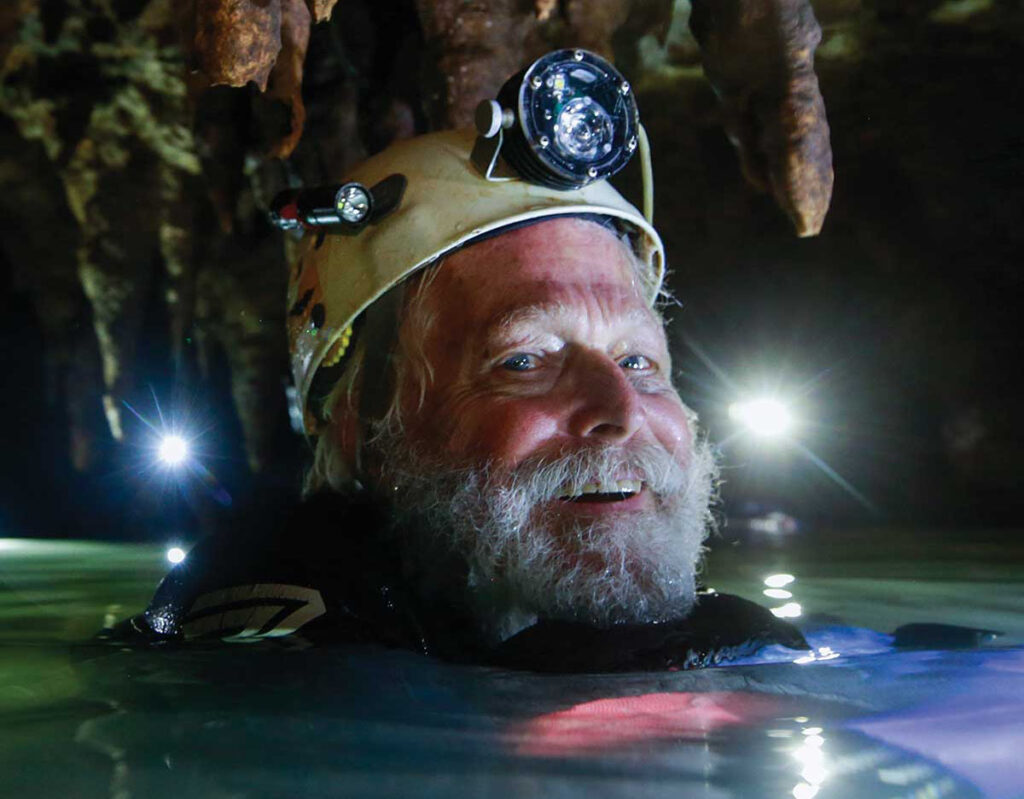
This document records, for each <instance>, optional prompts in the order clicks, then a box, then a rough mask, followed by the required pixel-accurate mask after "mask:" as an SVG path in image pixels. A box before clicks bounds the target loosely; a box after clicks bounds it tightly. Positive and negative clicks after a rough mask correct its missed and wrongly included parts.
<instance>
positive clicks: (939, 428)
mask: <svg viewBox="0 0 1024 799" xmlns="http://www.w3.org/2000/svg"><path fill="white" fill-rule="evenodd" d="M811 6H813V16H816V17H817V20H818V21H819V22H820V25H821V43H820V45H819V46H817V52H816V56H815V44H816V43H817V36H818V33H817V26H816V25H813V24H812V23H813V17H811V18H810V19H808V16H807V15H808V13H809V9H810V7H811ZM766 9H767V10H766ZM769 12H771V13H769ZM773 14H774V16H772V15H773ZM694 31H696V35H695V34H694ZM1021 31H1022V12H1021V11H1020V9H1019V8H1018V4H1016V3H1010V2H996V0H991V1H986V0H970V1H966V0H959V1H958V2H941V0H928V1H927V2H926V1H924V0H915V2H896V0H819V1H818V2H813V3H811V4H810V5H808V4H807V3H805V2H795V1H794V2H790V1H789V0H763V1H762V2H754V1H753V0H747V1H746V2H743V0H710V1H708V2H699V1H698V2H694V3H693V5H692V6H691V4H690V3H689V2H686V0H674V1H673V0H615V2H596V0H589V1H588V0H560V1H555V0H537V2H534V3H529V2H527V3H523V2H511V0H504V1H503V2H502V1H500V0H494V1H493V2H485V1H484V0H481V1H480V2H474V3H468V4H467V3H464V2H455V0H433V1H431V0H417V1H416V2H412V0H409V2H392V3H372V2H368V1H364V0H344V2H341V3H338V4H337V5H335V4H334V3H331V2H322V0H321V2H310V3H308V4H307V3H305V2H301V0H239V2H221V1H220V0H194V1H193V2H188V3H180V2H178V3H176V2H172V0H18V2H15V3H9V4H6V5H5V6H4V9H3V11H2V12H0V64H2V67H0V120H2V122H0V144H2V148H0V188H2V192H0V212H2V217H3V223H2V224H3V236H2V253H3V259H4V261H5V264H6V271H7V274H8V278H7V279H8V282H9V284H10V285H9V288H10V294H9V296H10V297H11V299H10V300H9V302H10V303H11V305H12V307H13V305H14V304H15V303H17V304H18V307H19V309H20V310H19V311H18V313H19V314H20V316H18V319H19V320H20V322H19V324H20V325H21V327H22V328H23V327H24V325H26V324H27V325H29V333H30V337H31V338H32V340H33V342H34V343H33V345H32V346H34V347H36V348H37V350H38V358H35V359H34V360H33V362H35V361H38V362H39V363H41V364H42V366H41V367H40V368H39V370H38V371H37V372H34V373H33V376H32V378H31V380H29V381H28V384H27V385H26V391H25V393H24V394H23V396H25V397H28V398H29V399H27V400H25V402H26V403H31V404H32V405H33V407H35V406H39V407H41V408H44V409H46V412H45V414H43V415H42V416H41V418H43V419H45V420H46V423H47V424H49V425H51V427H59V429H60V430H61V431H62V433H61V435H60V436H59V437H56V438H54V439H53V440H54V441H55V445H54V452H53V453H51V456H52V457H53V458H54V459H55V461H56V459H64V460H65V461H66V462H67V463H69V464H71V465H72V466H73V470H74V471H75V472H76V473H81V474H87V475H88V474H102V473H106V472H108V471H109V470H110V469H112V468H114V467H113V466H112V464H115V463H118V462H119V459H123V458H124V454H123V453H124V452H125V451H126V450H130V448H131V447H132V446H138V445H139V442H140V441H142V440H144V439H145V437H146V436H147V435H148V433H147V428H146V426H145V425H144V424H140V423H138V421H137V419H136V417H135V416H134V414H133V413H132V412H131V411H130V410H128V408H129V407H131V408H133V409H136V410H137V411H138V412H139V413H140V415H142V416H144V417H146V418H147V419H148V420H150V421H152V420H153V419H154V418H156V413H155V410H154V401H153V399H152V397H151V395H150V389H151V388H152V387H153V386H156V387H157V388H159V391H158V393H162V394H163V396H162V397H161V398H162V399H163V400H164V404H165V405H172V406H174V407H179V408H180V407H192V406H197V407H198V406H203V407H206V408H207V411H206V412H207V413H209V414H211V415H212V416H213V417H214V418H219V419H222V420H224V419H227V421H222V422H221V424H220V426H221V428H222V431H221V439H222V442H225V443H223V447H224V448H225V449H227V450H229V451H233V452H237V453H238V454H239V455H242V454H243V453H244V459H245V463H246V470H247V471H249V472H251V473H257V474H258V473H264V474H266V473H268V472H269V473H273V472H275V470H280V469H283V468H285V467H284V466H282V464H285V465H286V466H287V467H288V468H290V469H293V467H294V463H295V462H296V460H297V459H298V458H299V455H298V454H297V453H299V452H300V451H301V442H299V441H298V440H297V439H295V438H292V437H290V436H289V435H288V433H287V416H286V413H285V407H284V391H283V385H284V381H285V380H286V379H287V377H286V373H287V364H286V353H285V342H284V336H283V314H284V308H283V302H282V299H281V298H282V297H283V296H284V279H285V269H284V264H285V262H286V254H285V252H284V249H285V247H284V244H283V242H282V239H281V236H280V234H278V233H277V232H276V231H273V230H272V229H270V227H269V226H268V224H267V223H266V217H265V208H266V206H267V203H268V201H269V199H270V197H272V196H273V194H274V193H275V192H276V191H277V190H279V189H281V188H284V187H288V186H297V185H303V184H315V183H319V182H324V181H327V180H331V179H336V178H338V177H339V176H340V175H341V174H343V173H344V171H345V169H346V168H347V167H349V166H350V165H351V164H353V163H355V162H357V161H358V160H360V159H361V158H363V157H365V156H366V155H367V154H369V153H372V152H375V151H377V150H379V149H381V148H383V147H384V146H386V145H387V144H388V143H389V142H390V141H392V140H394V139H396V138H400V137H404V136H409V135H413V134H414V133H416V132H420V131H424V130H429V129H435V128H440V127H446V126H452V125H458V124H464V123H465V122H466V121H467V120H468V118H469V117H470V116H471V113H472V108H473V107H474V106H475V104H476V102H477V100H478V99H479V98H480V97H481V96H491V95H492V94H493V93H494V91H495V90H496V88H497V87H498V86H499V85H500V84H501V83H502V82H503V80H504V78H505V77H506V76H507V75H508V74H510V73H511V72H514V71H515V70H516V69H518V68H520V67H521V66H523V65H525V64H526V63H528V62H529V61H530V60H531V59H532V58H534V57H536V56H537V55H539V54H540V53H542V52H544V51H545V50H547V49H550V48H552V47H558V46H568V45H573V46H577V45H582V46H586V47H588V48H590V49H593V50H595V51H597V52H600V53H603V54H605V55H607V56H609V57H612V58H614V59H615V61H616V63H617V64H618V65H619V67H620V68H621V69H623V70H624V71H625V72H626V73H627V75H628V76H629V77H630V79H631V81H632V82H633V84H634V85H635V86H636V87H637V91H638V96H639V101H640V108H641V115H642V118H643V119H644V121H645V124H646V126H647V127H648V130H649V131H650V133H651V137H652V143H653V151H654V158H655V167H656V177H657V181H656V189H657V194H656V215H657V219H658V220H659V221H660V222H661V226H662V229H663V230H664V232H665V236H666V240H667V244H668V248H669V257H670V260H671V265H672V267H673V272H674V276H673V282H672V288H673V290H674V292H675V294H676V296H677V297H678V298H679V299H680V301H681V302H682V304H683V306H684V307H683V310H682V312H681V313H680V314H679V315H678V321H677V323H676V324H674V325H673V334H674V335H676V336H677V339H678V344H679V349H678V355H677V360H678V365H679V367H680V370H681V373H680V383H681V387H682V389H683V392H684V394H685V395H686V396H687V397H688V399H689V400H690V401H691V402H692V403H693V404H694V405H695V406H696V407H697V408H698V410H700V411H702V413H703V414H704V416H705V418H706V419H708V421H709V423H710V424H714V423H715V421H716V414H718V413H719V412H720V409H721V406H722V404H723V402H724V401H725V400H724V399H723V395H722V392H721V390H720V387H719V389H718V390H714V391H712V390H710V389H707V388H706V386H705V384H706V383H707V380H706V379H705V376H704V373H703V371H702V370H704V369H705V368H706V367H705V365H704V364H703V362H701V361H700V359H695V357H694V356H693V354H692V350H691V349H689V348H688V347H687V346H686V341H684V339H687V337H688V340H690V341H692V342H695V343H698V344H699V345H700V347H701V348H702V350H705V351H707V352H708V353H710V354H711V356H713V357H714V358H715V359H716V361H721V362H723V363H726V364H727V365H728V366H729V369H730V370H731V371H732V372H734V373H737V374H748V373H752V372H754V371H757V370H758V369H770V370H772V369H773V370H774V371H775V372H776V373H777V374H778V373H780V372H782V373H784V372H785V371H786V369H785V368H782V367H779V366H777V364H778V363H783V362H787V363H788V362H790V361H802V362H803V366H801V368H799V369H797V368H796V367H794V368H793V370H792V371H793V375H792V380H794V381H796V382H798V383H800V384H801V385H802V384H803V382H806V381H810V380H812V379H813V378H814V374H817V373H819V372H820V373H826V372H827V373H828V375H829V377H828V379H822V380H819V381H818V382H817V383H815V386H816V387H815V389H814V391H816V392H817V393H816V394H815V393H813V392H811V394H812V396H811V404H812V405H813V404H815V403H816V404H817V408H816V412H817V414H818V418H819V422H820V424H821V426H822V427H826V426H827V427H828V428H829V430H830V432H829V434H828V435H827V436H825V437H824V438H822V439H820V440H818V441H816V442H814V443H815V446H817V447H818V449H819V450H820V451H821V452H823V453H826V454H827V455H828V457H829V458H830V459H832V460H830V462H836V463H838V464H840V465H841V466H842V469H843V471H844V473H846V474H849V475H850V476H851V479H853V480H854V482H856V483H857V484H858V485H860V486H863V488H864V491H865V492H867V493H869V494H871V495H872V496H873V497H875V498H877V500H878V504H879V505H880V506H882V507H884V508H886V509H887V512H889V513H894V514H896V515H899V514H912V513H915V512H920V511H924V510H927V509H929V508H933V507H938V506H941V507H942V508H944V509H946V510H949V507H948V506H950V503H952V504H953V505H955V506H956V508H959V509H961V510H963V509H965V508H970V509H971V512H976V511H979V510H980V509H983V508H986V507H988V508H989V509H990V510H991V508H992V507H994V506H998V507H999V508H1002V509H1006V508H1011V507H1017V506H1014V503H1013V501H1012V497H1013V496H1014V495H1015V494H1016V493H1017V492H1016V488H1018V487H1019V484H1020V480H1019V478H1020V476H1021V457H1020V455H1018V454H1017V453H1018V452H1019V451H1020V449H1021V448H1020V446H1019V445H1020V443H1021V438H1022V428H1024V426H1022V425H1021V423H1020V422H1018V421H1017V415H1016V414H1015V413H1013V409H1014V407H1015V405H1016V402H1017V400H1018V398H1019V393H1020V391H1019V383H1018V379H1017V378H1016V375H1015V373H1014V370H1013V368H1012V366H1010V364H1012V363H1014V362H1015V360H1016V358H1017V357H1018V356H1019V354H1020V353H1019V349H1020V345H1019V344H1018V343H1017V341H1016V337H1015V336H1013V335H1011V334H1010V333H1009V331H1011V330H1012V329H1013V322H1014V320H1013V317H1014V316H1015V311H1014V310H1013V308H1014V300H1015V299H1016V298H1019V295H1020V280H1019V276H1018V275H1019V273H1018V270H1017V266H1016V256H1017V255H1018V254H1019V252H1020V248H1019V244H1020V236H1021V233H1020V225H1019V224H1018V221H1017V220H1018V216H1019V208H1020V207H1021V205H1020V196H1019V195H1020V188H1019V181H1016V180H1014V179H1012V177H1011V176H1012V175H1014V174H1017V175H1019V174H1020V169H1019V164H1018V163H1017V161H1018V160H1019V158H1020V156H1019V155H1018V152H1019V148H1018V147H1017V146H1016V145H1017V139H1018V138H1019V133H1018V131H1019V130H1021V126H1020V120H1019V119H1018V117H1019V111H1018V110H1017V108H1016V106H1015V105H1014V103H1012V102H1011V98H1012V96H1013V84H1014V74H1015V72H1014V70H1015V64H1016V55H1017V52H1018V48H1019V43H1020V41H1021ZM812 66H813V67H814V69H812ZM709 78H710V79H711V80H710V81H709ZM819 82H820V84H821V93H820V94H818V92H817V84H818V83H819ZM822 96H823V97H824V101H825V104H826V105H827V108H828V123H826V122H825V119H824V116H823V114H824V109H823V107H822V105H821V97H822ZM829 128H831V135H830V134H829ZM830 141H831V148H829V142H830ZM730 142H731V143H730ZM833 154H834V161H835V165H836V174H837V179H836V189H835V197H834V200H833V202H832V205H831V211H830V212H829V214H828V216H827V218H826V216H825V214H826V211H827V210H828V208H829V197H830V194H831V188H832V183H831V162H832V159H833ZM1015 170H1016V171H1015ZM620 183H621V185H622V187H623V188H624V190H625V191H627V193H632V196H633V197H638V187H637V185H636V183H637V181H636V176H635V174H633V173H632V172H631V171H629V170H627V173H626V174H624V175H623V177H622V179H621V181H620ZM822 225H824V228H823V233H822V235H820V236H818V237H817V238H813V239H807V238H798V237H797V236H796V235H794V234H795V233H800V234H810V233H814V232H815V231H816V230H817V229H818V228H819V227H821V226H822ZM684 333H685V335H684ZM8 338H9V339H10V341H11V342H12V344H11V345H10V346H11V347H12V348H13V347H14V346H16V344H15V343H14V342H17V341H19V340H24V338H25V331H24V330H19V331H18V332H12V333H11V334H10V335H9V337H8ZM772 359H774V361H773V360H772ZM787 359H788V360H787ZM28 360H29V359H28V358H27V357H23V358H22V360H21V361H18V362H19V363H24V362H28ZM773 364H776V365H773ZM808 371H809V372H811V373H813V374H806V372H808ZM204 403H205V406H204ZM18 407H28V406H27V404H26V405H24V406H18ZM182 413H184V412H182ZM851 420H852V421H851ZM50 435H51V436H52V435H53V434H52V430H51V433H50ZM115 441H120V442H122V443H121V444H120V445H116V446H115V444H114V442H115ZM231 441H237V443H236V444H235V445H231V444H230V442H231ZM232 446H234V447H235V449H234V450H232V449H231V447H232ZM851 452H852V453H853V454H852V455H851V454H850V453H851ZM46 462H47V461H45V460H42V459H40V460H39V467H38V468H39V469H40V470H42V469H43V468H44V465H43V464H45V463H46ZM784 471H785V470H783V472H784ZM786 474H788V473H786ZM893 478H895V479H893ZM821 491H822V492H827V488H826V487H824V486H822V487H821ZM937 497H941V498H944V499H943V501H938V500H937V499H936V498H937ZM845 501H846V500H842V499H841V500H837V502H836V503H834V505H835V507H836V508H838V509H839V510H840V511H841V510H842V509H843V508H844V507H845V506H844V504H843V503H844V502H845ZM1018 506H1019V503H1018ZM1000 512H1004V511H1000ZM1006 513H1009V511H1005V512H1004V515H1005V514H1006ZM996 515H998V514H996Z"/></svg>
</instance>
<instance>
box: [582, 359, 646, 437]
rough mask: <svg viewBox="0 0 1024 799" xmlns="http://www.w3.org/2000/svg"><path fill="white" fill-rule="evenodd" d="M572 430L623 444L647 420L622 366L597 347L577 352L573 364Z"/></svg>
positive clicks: (583, 435)
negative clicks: (596, 348) (597, 349)
mask: <svg viewBox="0 0 1024 799" xmlns="http://www.w3.org/2000/svg"><path fill="white" fill-rule="evenodd" d="M569 372H570V381H569V383H570V385H569V387H568V388H569V391H571V392H572V395H573V396H572V402H571V405H570V407H571V408H572V412H571V414H570V416H569V433H570V434H572V435H574V436H578V437H580V438H591V439H594V438H596V439H600V440H603V441H607V442H608V443H621V442H624V441H628V440H629V439H630V438H632V436H633V434H634V433H636V432H637V430H639V429H640V427H641V426H642V425H643V423H644V418H645V416H644V410H643V408H642V407H641V405H640V397H639V395H638V394H637V390H636V388H635V387H634V386H633V384H632V383H631V382H630V380H629V378H628V376H627V375H626V373H625V372H624V370H623V369H622V367H621V366H619V365H618V363H616V362H615V361H614V360H613V359H612V358H610V357H609V356H608V355H606V354H604V353H602V352H597V351H595V350H582V351H579V352H577V353H574V355H573V358H572V361H571V363H570V368H569Z"/></svg>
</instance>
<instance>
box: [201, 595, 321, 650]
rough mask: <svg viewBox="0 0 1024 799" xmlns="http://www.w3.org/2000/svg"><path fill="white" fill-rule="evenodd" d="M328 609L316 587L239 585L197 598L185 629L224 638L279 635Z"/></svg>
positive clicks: (307, 621) (286, 633) (291, 630)
mask: <svg viewBox="0 0 1024 799" xmlns="http://www.w3.org/2000/svg"><path fill="white" fill-rule="evenodd" d="M326 612H327V609H326V608H325V607H324V600H323V597H322V596H320V592H319V591H317V590H315V589H313V588H305V587H303V586H300V585H284V584H281V583H255V584H253V585H238V586H234V587H233V588H224V589H222V590H219V591H211V592H210V593H208V594H203V595H202V596H200V597H199V598H198V599H196V601H195V602H193V603H192V607H191V608H189V611H188V615H187V616H186V617H185V621H184V624H183V625H182V632H184V634H185V637H186V638H200V637H210V636H214V635H220V637H222V638H223V639H224V640H225V641H251V640H255V639H258V638H277V637H280V636H284V635H290V634H291V633H293V632H295V631H296V630H298V629H299V628H300V627H302V626H303V625H305V624H308V623H309V622H311V621H312V620H313V619H315V618H317V617H318V616H322V615H324V613H326Z"/></svg>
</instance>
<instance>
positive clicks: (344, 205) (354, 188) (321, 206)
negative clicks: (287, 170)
mask: <svg viewBox="0 0 1024 799" xmlns="http://www.w3.org/2000/svg"><path fill="white" fill-rule="evenodd" d="M372 208H373V198H372V197H371V195H370V192H369V190H368V189H367V188H366V187H365V186H363V185H362V184H360V183H345V184H343V185H341V186H317V187H316V188H312V189H303V190H292V191H283V192H281V193H280V194H278V195H277V196H276V197H275V198H274V202H273V203H272V205H271V207H270V218H271V220H272V221H273V222H274V224H275V225H277V227H279V228H281V229H282V230H297V229H299V228H302V227H324V226H326V225H345V226H354V227H362V226H363V223H364V222H365V221H366V219H367V218H368V217H369V216H370V211H371V210H372Z"/></svg>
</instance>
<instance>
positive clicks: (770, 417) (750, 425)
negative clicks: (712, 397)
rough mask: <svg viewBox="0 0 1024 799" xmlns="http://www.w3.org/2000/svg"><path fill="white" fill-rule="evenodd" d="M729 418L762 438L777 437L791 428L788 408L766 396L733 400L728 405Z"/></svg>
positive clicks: (791, 419)
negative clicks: (739, 400) (740, 400)
mask: <svg viewBox="0 0 1024 799" xmlns="http://www.w3.org/2000/svg"><path fill="white" fill-rule="evenodd" d="M729 418H730V419H733V420H735V421H737V422H739V423H740V424H742V425H744V426H745V427H746V428H747V429H749V430H750V431H751V432H752V433H754V434H755V435H758V436H761V437H762V438H778V437H779V436H783V435H785V434H786V433H788V432H789V431H790V430H791V429H792V428H793V415H792V414H791V413H790V411H789V408H787V407H786V406H785V404H783V403H782V402H780V401H779V400H777V399H772V398H768V397H765V398H761V399H755V400H749V401H746V402H734V403H733V404H732V405H730V406H729Z"/></svg>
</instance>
